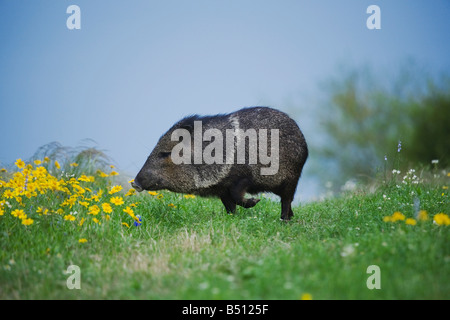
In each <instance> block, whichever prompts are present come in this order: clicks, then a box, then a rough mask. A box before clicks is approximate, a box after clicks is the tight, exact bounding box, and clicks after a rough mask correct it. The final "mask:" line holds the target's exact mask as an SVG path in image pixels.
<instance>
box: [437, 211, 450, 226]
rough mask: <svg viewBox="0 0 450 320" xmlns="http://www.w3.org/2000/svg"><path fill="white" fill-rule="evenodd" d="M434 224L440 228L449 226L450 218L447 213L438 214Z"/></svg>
mask: <svg viewBox="0 0 450 320" xmlns="http://www.w3.org/2000/svg"><path fill="white" fill-rule="evenodd" d="M433 221H434V223H436V224H437V225H439V226H448V225H450V218H449V217H448V215H446V214H445V213H442V212H441V213H438V214H436V215H434V217H433Z"/></svg>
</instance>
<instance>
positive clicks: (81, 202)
mask: <svg viewBox="0 0 450 320" xmlns="http://www.w3.org/2000/svg"><path fill="white" fill-rule="evenodd" d="M78 203H79V204H81V205H82V206H83V207H85V208H87V207H89V202H86V201H78Z"/></svg>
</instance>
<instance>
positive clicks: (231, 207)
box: [220, 194, 236, 213]
mask: <svg viewBox="0 0 450 320" xmlns="http://www.w3.org/2000/svg"><path fill="white" fill-rule="evenodd" d="M220 200H222V203H223V205H224V206H225V209H226V210H227V212H228V213H233V212H235V211H236V202H234V200H233V199H232V198H231V196H230V195H228V194H227V195H223V196H221V197H220Z"/></svg>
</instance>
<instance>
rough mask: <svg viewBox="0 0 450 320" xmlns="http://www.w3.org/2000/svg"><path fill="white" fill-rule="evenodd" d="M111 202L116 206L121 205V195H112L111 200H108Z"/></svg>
mask: <svg viewBox="0 0 450 320" xmlns="http://www.w3.org/2000/svg"><path fill="white" fill-rule="evenodd" d="M109 201H110V202H111V203H113V204H115V205H116V206H121V205H123V204H124V202H123V198H122V197H112V198H111V200H109Z"/></svg>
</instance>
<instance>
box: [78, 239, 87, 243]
mask: <svg viewBox="0 0 450 320" xmlns="http://www.w3.org/2000/svg"><path fill="white" fill-rule="evenodd" d="M78 242H79V243H86V242H88V241H87V239H85V238H82V239H80V240H78Z"/></svg>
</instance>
